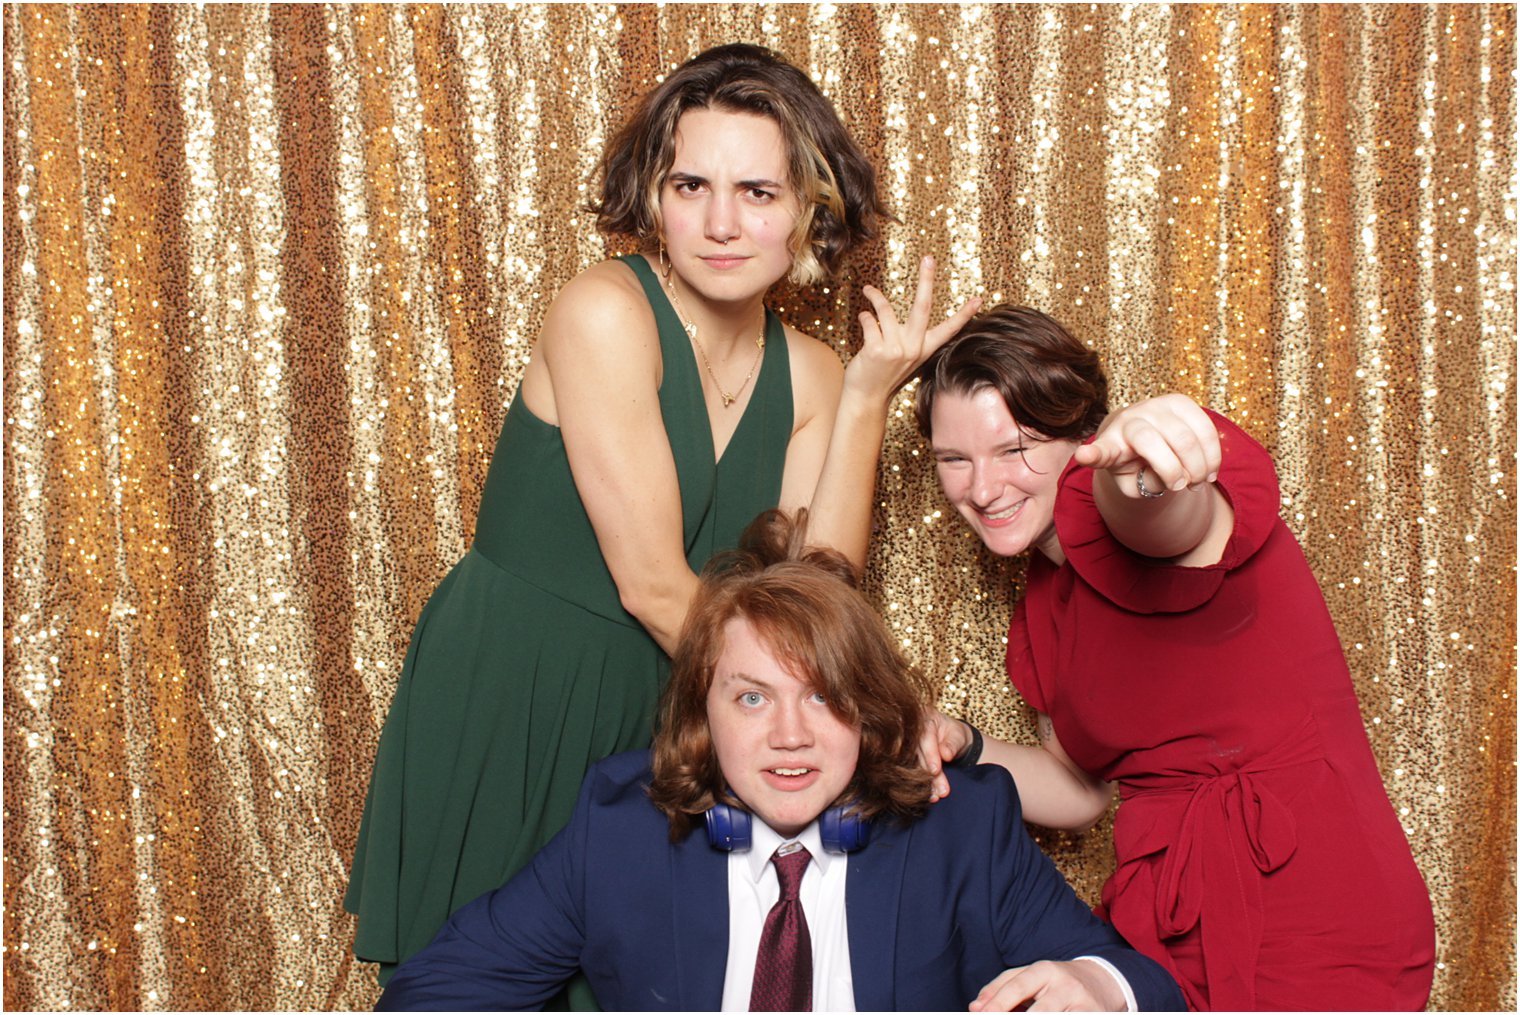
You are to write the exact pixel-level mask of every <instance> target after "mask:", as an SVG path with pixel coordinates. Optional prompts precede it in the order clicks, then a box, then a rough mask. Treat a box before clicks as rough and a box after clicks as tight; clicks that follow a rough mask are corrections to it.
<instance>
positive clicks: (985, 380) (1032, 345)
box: [913, 303, 1108, 440]
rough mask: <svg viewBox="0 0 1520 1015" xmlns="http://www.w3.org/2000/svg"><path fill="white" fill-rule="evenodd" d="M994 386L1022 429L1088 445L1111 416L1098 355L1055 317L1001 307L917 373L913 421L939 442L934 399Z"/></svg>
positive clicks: (972, 325) (971, 324)
mask: <svg viewBox="0 0 1520 1015" xmlns="http://www.w3.org/2000/svg"><path fill="white" fill-rule="evenodd" d="M982 388H992V389H993V390H995V391H996V392H997V393H998V394H1000V395H1002V396H1003V402H1004V404H1006V405H1007V406H1008V413H1009V415H1011V416H1012V417H1013V420H1014V422H1015V423H1018V424H1019V426H1022V427H1025V428H1026V429H1029V430H1034V431H1036V432H1037V433H1039V434H1040V435H1042V436H1044V437H1052V438H1056V439H1063V440H1081V439H1084V438H1087V437H1091V436H1092V435H1093V434H1095V433H1097V432H1098V427H1099V426H1100V425H1101V424H1102V423H1103V420H1104V418H1105V417H1106V416H1107V415H1108V376H1107V375H1106V374H1105V373H1104V372H1103V362H1102V361H1101V360H1100V359H1099V358H1098V354H1097V353H1096V352H1095V351H1093V350H1092V349H1089V348H1088V347H1087V346H1085V345H1083V344H1082V343H1081V342H1079V341H1077V340H1076V339H1075V338H1073V337H1072V336H1071V334H1070V333H1069V332H1067V330H1066V329H1065V328H1063V327H1061V325H1060V324H1059V323H1058V322H1057V321H1056V320H1055V319H1054V318H1052V317H1049V316H1047V315H1045V314H1042V313H1040V312H1039V311H1038V310H1031V309H1030V308H1029V307H1016V306H1013V305H1012V304H1010V303H1000V304H998V305H997V306H995V307H993V308H992V309H991V310H988V311H986V312H985V313H981V314H978V315H977V316H975V317H973V318H972V319H971V320H970V321H968V322H966V326H965V327H964V328H962V329H961V330H960V332H959V334H957V335H956V336H955V337H954V338H952V339H951V340H950V341H948V342H946V343H945V344H944V345H943V346H941V347H940V348H939V349H938V350H937V351H936V352H935V353H934V355H933V356H931V357H929V361H928V362H927V363H925V364H924V365H923V367H922V368H920V370H919V372H918V393H917V394H916V395H915V396H914V403H913V415H914V419H915V421H916V422H917V423H918V432H919V433H921V434H923V435H924V437H926V438H932V437H933V436H934V434H933V429H934V427H933V413H934V399H935V397H936V396H938V395H939V394H941V393H944V394H951V395H971V394H975V393H976V392H977V391H980V390H981V389H982Z"/></svg>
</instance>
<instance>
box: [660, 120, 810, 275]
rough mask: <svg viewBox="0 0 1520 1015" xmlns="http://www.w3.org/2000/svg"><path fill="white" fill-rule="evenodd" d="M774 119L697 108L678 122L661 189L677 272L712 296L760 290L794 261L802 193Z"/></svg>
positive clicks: (667, 237)
mask: <svg viewBox="0 0 1520 1015" xmlns="http://www.w3.org/2000/svg"><path fill="white" fill-rule="evenodd" d="M786 167H787V151H786V142H785V140H784V139H783V137H782V134H781V128H780V127H779V126H777V124H776V122H775V121H774V120H771V119H770V118H768V117H764V116H758V115H756V114H753V113H736V112H730V111H728V110H722V109H693V110H689V111H687V112H686V113H684V114H682V116H681V119H680V121H679V122H678V123H677V125H676V136H675V161H674V162H673V163H672V164H671V167H670V172H669V173H668V174H667V175H666V177H665V183H664V185H663V187H662V188H661V191H660V217H661V219H662V221H663V224H664V240H665V246H666V250H667V252H668V254H669V256H670V262H671V264H672V265H673V266H674V268H675V271H676V274H677V275H679V276H680V279H681V281H683V282H684V283H685V284H686V285H687V286H688V287H690V288H691V289H694V290H696V292H698V293H699V294H701V295H702V296H703V297H704V298H706V299H709V300H712V301H714V302H734V301H740V300H746V299H753V298H756V297H758V296H760V295H762V294H763V293H764V292H765V291H766V290H767V289H769V288H770V287H771V285H772V284H774V283H775V282H776V281H777V280H778V279H780V278H781V277H782V276H783V275H785V274H786V273H787V272H788V271H789V270H790V268H791V265H792V252H791V250H790V248H789V246H788V241H789V239H790V236H791V233H792V225H793V223H794V222H795V221H796V220H797V215H798V211H799V208H798V203H797V195H796V194H795V193H794V192H793V189H792V186H791V184H790V183H789V182H788V179H787V168H786Z"/></svg>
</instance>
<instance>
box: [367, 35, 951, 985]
mask: <svg viewBox="0 0 1520 1015" xmlns="http://www.w3.org/2000/svg"><path fill="white" fill-rule="evenodd" d="M601 177H602V181H601V197H600V200H599V201H598V202H597V204H596V209H595V210H596V211H597V213H598V218H599V225H600V226H601V227H602V228H603V230H604V231H606V232H609V233H619V234H630V235H635V236H638V237H640V238H641V239H642V240H643V241H644V244H645V250H646V253H644V254H642V255H634V256H630V257H624V258H617V259H613V260H609V261H605V262H602V263H600V264H597V265H594V266H592V267H591V268H588V269H587V270H586V271H584V272H582V273H581V274H580V275H578V276H577V277H576V278H574V279H573V280H571V281H570V283H569V284H568V285H566V286H565V287H564V289H563V290H561V292H560V293H559V295H558V296H557V298H556V299H555V301H554V303H553V305H552V306H551V307H550V308H549V311H548V314H547V316H546V318H545V321H544V327H543V332H542V334H541V335H540V338H539V344H538V348H537V355H535V356H534V357H533V361H532V363H531V364H530V365H529V367H528V370H527V372H526V374H525V375H524V377H523V381H522V385H521V388H520V390H519V392H518V395H517V397H516V399H515V400H514V401H513V404H512V406H511V409H510V410H509V412H508V414H507V418H506V421H505V423H504V425H503V428H502V433H501V437H500V439H499V441H498V443H497V447H496V453H495V456H494V458H493V460H492V463H491V470H490V473H489V476H488V477H487V480H486V486H485V490H484V493H483V497H482V501H481V507H480V515H479V518H478V521H477V525H476V538H475V544H474V546H473V547H472V548H471V549H470V551H469V553H468V554H467V555H466V556H465V558H464V559H463V560H462V561H460V562H459V564H458V565H456V566H455V567H454V569H453V570H452V571H451V572H450V573H449V575H448V576H447V577H446V578H445V579H444V580H443V582H442V584H440V586H439V587H438V589H437V591H436V592H435V593H434V594H433V596H432V598H431V599H430V600H429V601H428V604H427V606H426V607H424V609H423V611H422V615H421V617H420V618H419V619H418V621H417V627H416V630H415V632H414V633H413V636H412V642H411V646H410V648H409V649H408V652H407V657H406V662H405V665H404V667H403V670H402V675H401V679H400V684H399V686H398V688H397V691H396V697H395V700H394V701H393V703H392V705H391V711H390V714H389V716H388V717H387V719H386V723H385V728H384V730H383V732H382V734H381V738H380V745H379V750H378V753H377V757H376V760H375V768H374V774H373V776H372V779H371V782H370V789H369V795H368V797H367V798H366V801H365V809H364V819H363V823H362V825H361V827H360V831H359V842H358V847H357V850H356V853H355V857H354V865H353V873H352V878H351V881H350V885H349V890H348V895H347V898H346V900H345V905H346V907H347V908H348V909H349V910H350V911H351V912H353V913H356V914H357V915H358V917H359V924H358V931H357V934H356V937H355V942H354V951H355V953H356V954H357V955H358V956H359V957H360V958H361V959H364V960H368V961H374V962H379V963H381V965H382V973H381V975H382V979H383V978H385V977H386V976H387V975H388V972H389V969H390V968H391V967H393V966H394V965H395V964H396V963H399V962H401V961H402V960H404V959H406V958H407V957H408V956H410V955H411V954H412V953H413V952H416V951H418V950H419V949H421V948H422V947H423V946H424V945H426V944H427V943H428V942H429V941H430V940H431V939H432V937H433V935H434V933H435V932H436V931H437V930H438V928H439V927H440V926H442V924H443V922H444V920H445V919H446V918H447V917H448V915H449V914H450V912H452V911H453V910H454V909H456V908H458V907H459V906H461V905H463V904H464V903H466V902H469V901H470V900H471V899H473V898H474V897H475V896H477V895H479V894H481V893H482V892H485V891H487V890H489V889H492V888H495V887H497V886H498V885H499V884H501V882H502V881H503V880H504V879H505V878H507V877H508V876H510V875H511V874H513V873H514V872H516V871H517V870H518V868H520V867H521V866H522V865H523V864H524V863H526V861H527V860H528V858H529V857H531V856H532V855H533V853H534V852H536V851H537V850H538V848H539V847H540V846H542V845H543V844H544V843H545V842H547V841H548V839H549V838H550V837H551V836H552V835H553V834H554V833H555V832H556V831H558V830H559V828H560V827H561V826H563V825H564V823H565V822H566V821H567V820H568V819H569V815H570V811H571V808H572V807H573V805H574V802H575V798H576V794H577V792H578V790H579V788H580V783H581V779H582V777H583V776H584V775H585V772H586V769H587V768H588V766H589V765H590V764H591V763H592V762H594V761H597V760H598V759H600V758H602V757H605V756H606V755H609V754H613V753H616V752H618V751H623V750H629V749H633V748H637V747H641V746H647V745H648V744H649V742H650V737H651V733H652V722H653V714H654V707H655V702H656V699H657V697H658V694H659V690H660V687H661V685H662V684H663V682H664V678H665V674H666V665H667V658H666V654H667V653H668V652H669V651H670V650H671V648H672V647H673V646H674V644H675V641H676V638H677V636H678V633H679V630H680V627H681V623H682V621H683V619H684V617H685V615H686V608H687V604H688V602H689V601H690V599H691V597H692V595H693V593H694V591H695V590H696V587H697V572H698V571H699V570H700V569H701V567H702V565H703V564H704V563H705V562H706V561H707V559H708V558H709V557H710V556H711V555H712V554H713V553H715V552H717V551H719V550H722V549H726V548H728V547H731V546H733V545H734V544H735V543H736V542H737V540H738V536H739V534H740V532H741V531H742V530H743V528H744V526H745V525H746V524H747V523H748V522H749V521H750V520H751V519H753V518H754V517H755V515H757V514H758V513H759V512H760V511H762V510H764V509H766V508H771V507H776V506H778V505H779V506H781V507H783V508H787V509H796V508H799V507H808V508H809V509H810V511H811V515H812V527H811V534H812V536H813V537H814V538H815V539H816V540H817V541H818V542H821V543H827V544H829V545H832V546H833V547H835V548H836V549H838V550H840V551H841V552H843V553H844V554H845V555H846V556H847V557H849V558H850V559H851V560H852V561H853V562H854V563H855V564H856V566H857V567H861V566H863V565H864V561H865V553H866V542H867V537H868V532H869V525H870V515H871V499H872V493H873V490H874V486H875V478H876V466H877V460H878V457H879V455H880V451H881V442H882V438H883V434H884V432H885V426H886V407H887V403H888V401H889V400H890V398H891V396H892V393H893V392H894V391H896V389H897V388H898V387H900V386H901V384H902V383H903V382H904V381H905V380H906V379H907V378H908V377H909V376H911V375H912V373H913V371H914V370H915V369H916V368H917V366H918V364H919V363H921V362H922V360H923V359H924V358H926V357H927V356H928V354H929V353H930V352H932V351H933V350H934V349H935V348H936V347H938V345H939V344H941V343H942V342H944V341H945V340H946V339H947V338H948V337H949V336H950V335H953V334H954V333H955V332H956V330H957V329H958V328H959V327H960V325H961V324H963V323H964V322H965V321H966V320H967V319H968V318H969V317H970V315H971V314H972V313H973V312H975V310H976V302H975V301H973V302H972V303H969V304H967V305H966V306H965V307H962V308H961V310H960V311H959V312H957V313H956V314H955V315H954V316H952V317H950V318H948V319H946V320H945V321H944V322H943V323H941V324H939V325H938V326H936V327H932V328H931V327H929V318H930V309H931V301H932V288H933V264H932V262H930V261H929V260H928V259H927V258H926V259H925V260H924V262H923V263H922V265H921V267H920V273H919V280H918V290H917V294H916V298H915V300H914V303H913V307H912V309H911V312H910V313H909V315H908V317H907V319H906V320H905V321H903V322H899V321H898V320H897V318H896V316H895V315H894V313H893V311H892V308H891V306H890V305H889V304H888V303H887V301H886V299H885V297H884V296H883V295H882V294H881V293H880V292H879V291H877V290H876V289H873V288H871V287H869V286H868V287H866V288H865V290H864V293H865V297H866V299H867V300H868V301H869V303H870V305H871V307H872V310H871V311H867V312H863V313H862V314H861V324H862V328H863V331H864V341H863V345H862V348H861V350H860V352H859V353H858V354H857V355H856V356H855V357H854V358H853V359H852V360H851V361H850V364H849V367H848V368H842V367H841V366H840V363H839V360H838V358H837V357H836V356H835V355H834V353H833V352H832V351H831V350H830V349H829V348H828V347H827V346H825V345H823V344H822V343H820V342H817V341H815V340H813V339H811V338H809V337H808V336H806V335H803V334H801V333H800V332H797V331H796V330H794V329H792V328H790V327H786V326H784V325H783V324H781V322H780V321H779V320H778V319H777V318H776V317H775V315H773V314H770V313H769V312H767V310H766V309H765V306H764V302H763V301H764V297H765V295H766V293H767V291H768V290H769V289H770V288H771V286H772V285H774V284H775V283H776V282H778V281H779V280H780V279H781V278H782V277H783V276H789V277H790V278H791V279H792V280H793V281H796V282H802V283H812V282H816V281H819V280H821V279H823V278H825V277H826V276H827V274H828V273H829V272H830V271H832V270H833V269H834V268H836V267H837V266H838V264H839V263H840V261H841V260H842V259H843V257H844V256H845V254H846V253H847V252H848V251H849V250H850V249H851V247H853V246H854V245H856V244H857V243H859V242H860V241H862V240H864V239H867V238H869V237H870V236H872V235H873V234H874V228H875V223H876V220H877V219H878V218H879V217H880V216H882V215H883V214H884V209H883V207H882V205H881V201H880V198H879V196H878V194H877V190H876V181H875V173H874V171H873V170H872V168H871V166H870V164H869V162H868V161H867V160H866V159H865V157H864V156H863V155H862V154H861V152H860V150H859V148H858V147H857V146H856V145H855V143H854V142H853V140H851V138H850V136H849V134H848V133H847V132H846V131H845V129H844V126H843V125H842V124H841V123H840V121H839V119H838V115H837V114H836V113H835V111H834V109H833V107H832V106H831V105H830V104H829V102H828V101H827V100H826V99H825V98H824V97H823V96H822V95H821V94H820V93H819V92H818V90H817V88H816V87H815V86H814V85H813V84H812V82H811V81H809V80H808V78H807V76H806V75H805V74H803V73H802V72H801V71H799V70H797V69H796V68H795V67H793V66H791V65H790V64H788V63H786V62H785V61H784V60H782V59H781V58H780V57H778V56H776V55H775V54H773V53H771V52H770V51H768V50H764V49H760V48H758V47H754V46H746V45H732V46H723V47H719V48H717V49H712V50H708V51H707V52H705V53H703V54H701V55H699V56H697V57H695V58H694V59H692V60H691V61H689V62H687V63H686V64H684V65H682V66H681V67H680V68H678V69H677V70H675V71H674V72H672V73H671V75H670V76H669V77H668V78H667V79H666V80H665V82H664V83H663V84H662V85H661V86H660V87H658V88H656V89H655V90H654V91H653V92H651V93H650V94H649V95H648V96H646V97H645V99H644V101H643V102H642V103H641V105H640V107H639V108H638V110H637V111H636V112H635V113H634V115H633V117H632V119H631V120H630V121H629V122H628V123H627V124H626V125H624V127H623V128H622V129H621V130H620V131H619V133H618V134H617V135H616V136H615V137H614V138H613V139H612V141H611V142H610V143H609V146H608V149H607V151H606V152H605V153H604V156H603V160H602V167H601ZM580 1000H588V999H585V998H582V999H580Z"/></svg>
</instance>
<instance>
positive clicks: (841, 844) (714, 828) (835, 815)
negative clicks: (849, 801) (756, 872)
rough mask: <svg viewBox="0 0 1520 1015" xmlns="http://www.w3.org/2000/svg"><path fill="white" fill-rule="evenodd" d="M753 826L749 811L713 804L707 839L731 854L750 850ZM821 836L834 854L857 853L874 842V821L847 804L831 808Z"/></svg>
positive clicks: (821, 823) (821, 824)
mask: <svg viewBox="0 0 1520 1015" xmlns="http://www.w3.org/2000/svg"><path fill="white" fill-rule="evenodd" d="M751 825H752V819H751V817H750V813H749V811H743V810H740V809H739V808H737V807H730V806H729V805H728V804H722V803H720V804H713V806H712V809H711V810H709V811H708V812H707V842H708V844H709V845H711V846H712V847H713V848H714V849H721V850H723V851H724V852H727V853H731V852H736V851H743V850H747V849H749V847H750V828H751ZM818 837H819V838H820V839H822V840H823V848H824V849H825V850H827V851H828V852H830V853H853V852H855V851H856V850H857V849H864V848H865V846H866V844H867V843H869V842H870V841H871V823H870V822H869V821H867V820H866V819H865V818H862V817H861V816H860V815H859V814H855V813H854V812H851V811H847V810H846V809H845V808H844V807H830V808H829V809H828V810H826V811H824V812H823V813H822V814H820V815H819V816H818Z"/></svg>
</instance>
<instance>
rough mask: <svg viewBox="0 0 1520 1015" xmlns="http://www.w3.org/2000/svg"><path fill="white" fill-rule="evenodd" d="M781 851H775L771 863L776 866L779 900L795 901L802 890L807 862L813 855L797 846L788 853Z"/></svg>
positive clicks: (802, 847) (804, 848)
mask: <svg viewBox="0 0 1520 1015" xmlns="http://www.w3.org/2000/svg"><path fill="white" fill-rule="evenodd" d="M785 848H786V847H785V846H782V847H781V849H785ZM781 849H778V850H776V852H775V854H774V855H773V856H772V857H771V863H773V864H775V865H776V880H777V881H779V882H781V898H782V899H783V900H790V899H795V898H796V897H797V893H798V891H800V890H801V888H802V875H803V874H806V873H807V865H808V861H810V860H812V859H813V855H812V854H811V853H809V852H808V851H807V847H806V846H798V847H797V848H796V849H794V850H792V851H791V852H788V853H783V852H781Z"/></svg>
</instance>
